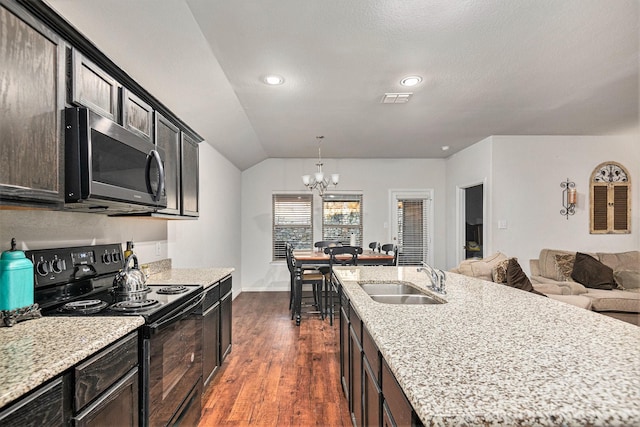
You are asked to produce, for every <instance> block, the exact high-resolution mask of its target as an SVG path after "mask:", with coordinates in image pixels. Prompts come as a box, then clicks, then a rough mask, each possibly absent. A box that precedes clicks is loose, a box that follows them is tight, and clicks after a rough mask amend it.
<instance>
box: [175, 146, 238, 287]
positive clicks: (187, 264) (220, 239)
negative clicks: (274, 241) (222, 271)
mask: <svg viewBox="0 0 640 427" xmlns="http://www.w3.org/2000/svg"><path fill="white" fill-rule="evenodd" d="M199 175H200V217H199V218H198V220H179V221H169V222H168V224H167V227H168V241H169V257H170V258H171V260H172V265H173V267H174V268H211V267H233V268H235V272H234V273H233V290H234V296H235V295H237V294H239V293H240V288H241V285H240V284H241V283H242V278H241V269H240V217H241V214H240V190H241V189H240V184H241V173H240V170H239V169H238V168H236V167H235V166H233V165H232V164H231V162H229V161H228V160H227V159H226V158H224V157H223V156H222V155H220V153H218V152H217V151H216V150H215V149H214V148H212V147H211V146H210V145H209V144H206V143H202V144H200V174H199Z"/></svg>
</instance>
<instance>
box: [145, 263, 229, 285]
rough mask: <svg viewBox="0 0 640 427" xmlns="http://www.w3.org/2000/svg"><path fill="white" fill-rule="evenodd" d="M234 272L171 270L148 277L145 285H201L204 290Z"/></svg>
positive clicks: (224, 269)
mask: <svg viewBox="0 0 640 427" xmlns="http://www.w3.org/2000/svg"><path fill="white" fill-rule="evenodd" d="M234 271H235V269H234V268H172V269H171V270H165V271H162V272H160V273H156V274H152V275H150V276H149V278H148V279H147V284H148V285H202V286H203V287H204V288H205V289H206V288H208V287H209V286H211V285H213V284H214V283H216V282H217V281H219V280H220V279H224V278H225V277H227V276H228V275H230V274H231V273H233V272H234Z"/></svg>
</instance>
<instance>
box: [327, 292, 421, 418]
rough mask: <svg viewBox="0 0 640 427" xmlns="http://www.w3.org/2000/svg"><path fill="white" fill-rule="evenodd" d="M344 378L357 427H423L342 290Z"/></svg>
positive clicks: (342, 364)
mask: <svg viewBox="0 0 640 427" xmlns="http://www.w3.org/2000/svg"><path fill="white" fill-rule="evenodd" d="M339 292H340V305H341V307H340V313H341V316H340V376H341V382H342V388H343V390H344V392H345V396H346V398H347V402H348V404H349V410H350V412H351V421H352V423H353V425H354V426H356V427H360V426H384V427H399V426H403V427H404V426H407V427H421V426H422V425H423V424H422V422H421V421H420V418H419V417H418V415H417V414H416V412H415V411H414V410H413V407H412V406H411V403H409V400H408V399H407V397H406V396H405V394H404V392H403V390H402V388H401V387H400V385H399V384H398V381H397V380H396V378H395V376H394V375H393V373H392V372H391V369H390V368H389V366H388V365H387V363H386V362H385V360H384V358H383V357H382V355H381V353H380V351H379V349H378V346H377V345H376V343H375V341H374V339H373V337H372V336H371V334H370V333H369V331H368V329H367V326H366V325H365V324H364V322H362V320H361V319H360V316H359V315H358V312H357V311H356V310H355V309H354V308H353V306H352V305H351V303H350V301H349V299H348V297H347V296H346V295H345V294H344V292H343V291H342V288H341V287H340V286H339Z"/></svg>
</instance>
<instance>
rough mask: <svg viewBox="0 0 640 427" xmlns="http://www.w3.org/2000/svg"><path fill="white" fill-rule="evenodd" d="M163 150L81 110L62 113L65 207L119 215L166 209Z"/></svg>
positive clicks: (117, 125)
mask: <svg viewBox="0 0 640 427" xmlns="http://www.w3.org/2000/svg"><path fill="white" fill-rule="evenodd" d="M163 164H164V152H163V150H162V149H161V148H159V147H156V146H155V145H154V144H152V143H150V142H148V141H146V140H145V139H143V138H141V137H139V136H138V135H135V134H134V133H132V132H130V131H129V130H127V129H125V128H124V127H122V126H120V125H119V124H117V123H115V122H114V121H112V120H110V119H107V118H105V117H102V116H100V115H98V114H96V113H94V112H93V111H91V110H89V109H87V108H67V109H66V110H65V190H66V191H65V208H66V209H71V210H74V211H81V212H97V213H105V214H124V213H134V212H151V211H155V210H157V209H162V208H165V207H166V206H167V197H166V194H165V191H164V183H165V176H164V166H163Z"/></svg>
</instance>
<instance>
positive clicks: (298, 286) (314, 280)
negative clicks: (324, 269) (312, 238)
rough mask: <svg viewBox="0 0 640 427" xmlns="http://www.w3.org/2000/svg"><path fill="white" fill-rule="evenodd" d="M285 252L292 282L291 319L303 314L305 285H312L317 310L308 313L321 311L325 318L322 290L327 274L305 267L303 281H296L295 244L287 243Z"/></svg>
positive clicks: (290, 298) (290, 292)
mask: <svg viewBox="0 0 640 427" xmlns="http://www.w3.org/2000/svg"><path fill="white" fill-rule="evenodd" d="M285 252H286V259H287V267H288V268H289V280H290V283H291V285H290V291H289V309H290V310H291V319H293V318H294V317H295V315H296V314H301V311H302V299H303V296H302V294H303V288H304V285H311V292H312V295H311V298H312V299H313V303H312V305H313V306H315V307H316V309H317V311H309V312H308V313H319V314H320V316H321V317H322V320H324V316H325V314H324V313H325V312H324V309H323V307H322V290H323V289H324V287H325V275H324V274H322V273H321V272H319V271H318V270H316V269H303V270H302V272H301V281H300V282H299V283H296V277H295V261H294V257H293V245H291V244H290V243H285Z"/></svg>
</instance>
